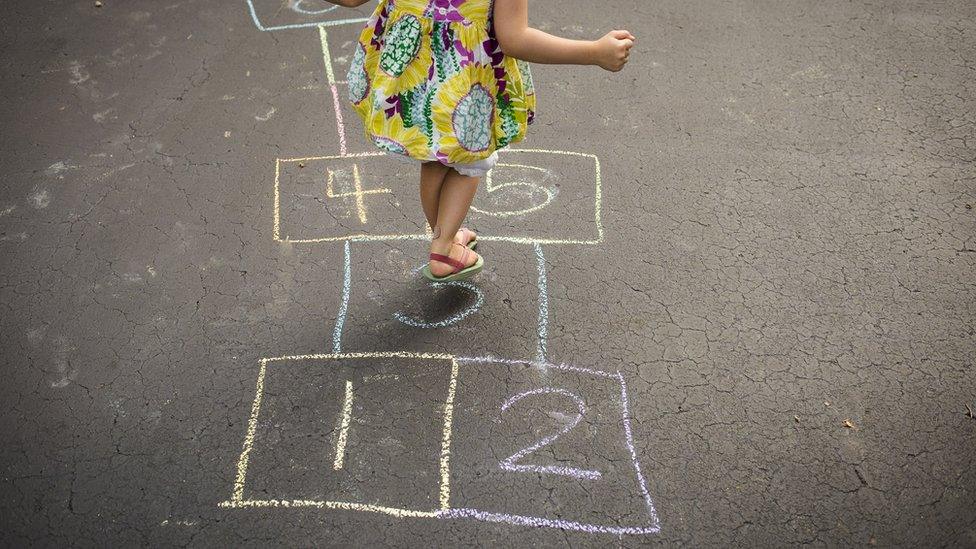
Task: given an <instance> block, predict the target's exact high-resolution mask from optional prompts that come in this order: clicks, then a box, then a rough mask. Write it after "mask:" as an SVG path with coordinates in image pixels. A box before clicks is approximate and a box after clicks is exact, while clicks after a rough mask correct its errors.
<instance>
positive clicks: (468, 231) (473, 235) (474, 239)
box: [458, 227, 478, 250]
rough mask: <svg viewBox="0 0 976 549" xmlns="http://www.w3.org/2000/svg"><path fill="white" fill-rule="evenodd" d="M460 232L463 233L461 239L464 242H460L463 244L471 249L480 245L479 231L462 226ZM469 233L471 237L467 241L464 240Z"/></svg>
mask: <svg viewBox="0 0 976 549" xmlns="http://www.w3.org/2000/svg"><path fill="white" fill-rule="evenodd" d="M458 232H459V233H461V240H462V242H458V244H460V245H462V246H467V247H468V249H470V250H473V249H475V248H477V247H478V233H476V232H474V231H472V230H471V229H469V228H467V227H461V228H460V229H458ZM469 235H470V236H471V238H470V239H468V241H467V242H464V237H466V236H469Z"/></svg>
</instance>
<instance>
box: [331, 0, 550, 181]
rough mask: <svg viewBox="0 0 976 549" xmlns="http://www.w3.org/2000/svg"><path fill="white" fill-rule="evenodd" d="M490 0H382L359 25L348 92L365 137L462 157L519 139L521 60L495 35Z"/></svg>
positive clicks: (526, 105) (527, 109)
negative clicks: (363, 24)
mask: <svg viewBox="0 0 976 549" xmlns="http://www.w3.org/2000/svg"><path fill="white" fill-rule="evenodd" d="M491 13H492V0H385V1H382V2H380V4H379V5H378V6H377V7H376V9H375V10H374V11H373V13H372V15H371V16H370V17H369V19H368V20H367V22H366V25H365V26H364V27H363V30H362V32H361V33H360V36H359V40H358V43H357V44H356V49H355V51H354V52H353V55H352V60H351V62H350V66H349V72H348V75H347V82H348V85H349V100H350V101H351V102H352V104H353V107H354V108H355V110H356V112H357V113H358V114H359V116H360V118H361V119H362V120H363V124H364V128H365V131H366V137H367V138H368V139H369V140H370V141H372V142H373V143H374V144H376V146H377V147H379V148H380V149H382V150H384V151H386V152H389V153H393V154H400V155H404V156H409V157H411V158H414V159H417V160H424V161H428V160H439V161H441V162H445V163H448V162H449V163H455V162H457V163H470V162H476V161H478V160H482V159H484V158H487V157H489V156H491V154H492V153H494V152H495V151H496V150H498V149H500V148H503V147H505V146H508V145H510V144H512V143H516V142H518V141H521V140H522V139H523V138H524V137H525V133H526V129H527V126H528V124H530V123H532V120H533V118H534V117H535V105H536V99H535V87H534V85H533V82H532V75H531V73H530V70H529V65H528V64H527V63H524V62H522V61H518V60H516V59H514V58H512V57H509V56H507V55H505V54H504V53H503V52H502V50H501V47H500V46H499V44H498V40H496V39H495V33H494V28H493V26H492V17H491Z"/></svg>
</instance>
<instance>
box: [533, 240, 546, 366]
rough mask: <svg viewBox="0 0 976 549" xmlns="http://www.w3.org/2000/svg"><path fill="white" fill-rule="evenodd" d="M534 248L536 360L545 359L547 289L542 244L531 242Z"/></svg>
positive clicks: (541, 360) (543, 360) (542, 360)
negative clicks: (536, 300) (536, 275)
mask: <svg viewBox="0 0 976 549" xmlns="http://www.w3.org/2000/svg"><path fill="white" fill-rule="evenodd" d="M532 247H533V248H535V258H536V263H537V264H538V268H539V280H538V285H539V345H538V350H537V352H536V361H537V362H545V361H546V345H547V344H548V339H549V289H548V287H547V283H546V258H545V256H543V255H542V245H541V244H539V243H538V242H535V243H533V244H532Z"/></svg>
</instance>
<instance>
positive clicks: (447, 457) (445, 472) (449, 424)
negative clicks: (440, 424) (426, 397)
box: [440, 357, 458, 510]
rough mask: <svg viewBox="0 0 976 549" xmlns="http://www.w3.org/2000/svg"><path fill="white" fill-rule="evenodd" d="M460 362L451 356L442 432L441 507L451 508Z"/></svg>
mask: <svg viewBox="0 0 976 549" xmlns="http://www.w3.org/2000/svg"><path fill="white" fill-rule="evenodd" d="M457 377H458V363H457V360H455V359H454V358H453V357H452V358H451V381H450V383H449V385H448V389H447V401H446V402H445V404H444V430H443V432H442V434H441V490H440V492H441V509H444V510H447V509H450V508H451V431H452V430H453V429H454V393H455V392H456V390H457Z"/></svg>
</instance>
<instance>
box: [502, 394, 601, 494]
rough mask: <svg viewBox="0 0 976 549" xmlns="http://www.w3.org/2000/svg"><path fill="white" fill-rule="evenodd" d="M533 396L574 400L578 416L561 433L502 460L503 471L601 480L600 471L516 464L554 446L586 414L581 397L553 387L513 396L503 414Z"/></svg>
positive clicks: (504, 405)
mask: <svg viewBox="0 0 976 549" xmlns="http://www.w3.org/2000/svg"><path fill="white" fill-rule="evenodd" d="M533 395H561V396H564V397H566V398H568V399H570V400H572V401H573V402H575V403H576V407H577V408H578V409H579V413H578V414H576V418H575V419H574V420H573V422H572V423H571V424H569V425H567V426H565V427H563V429H562V430H561V431H560V432H558V433H556V434H553V435H549V436H547V437H543V438H542V439H540V440H539V441H538V442H536V443H535V444H533V445H532V446H529V447H528V448H524V449H522V450H519V451H518V452H515V453H514V454H512V455H510V456H508V457H507V458H505V459H503V460H501V461H500V462H499V463H498V466H499V467H501V468H502V469H504V470H506V471H513V472H523V473H524V472H535V473H551V474H554V475H565V476H568V477H573V478H585V479H590V480H597V479H599V478H600V477H601V475H600V472H599V471H591V470H587V469H577V468H576V467H563V466H558V465H522V464H520V463H516V462H517V461H519V460H520V459H522V458H524V457H525V456H527V455H529V454H531V453H533V452H535V451H536V450H540V449H542V448H544V447H546V446H548V445H550V444H552V443H553V442H555V441H556V439H558V438H559V437H561V436H563V435H565V434H566V433H568V432H570V431H572V430H573V428H574V427H576V426H577V425H579V422H580V420H581V419H583V415H585V414H586V405H585V404H583V399H581V398H580V397H579V396H577V395H575V394H573V393H570V392H569V391H567V390H565V389H556V388H552V387H546V388H542V389H533V390H531V391H526V392H524V393H520V394H517V395H515V396H513V397H512V398H510V399H508V400H507V401H506V402H505V404H502V412H504V411H506V410H508V409H509V408H511V407H512V406H513V405H514V404H515V403H516V402H518V401H520V400H522V399H523V398H526V397H530V396H533Z"/></svg>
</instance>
